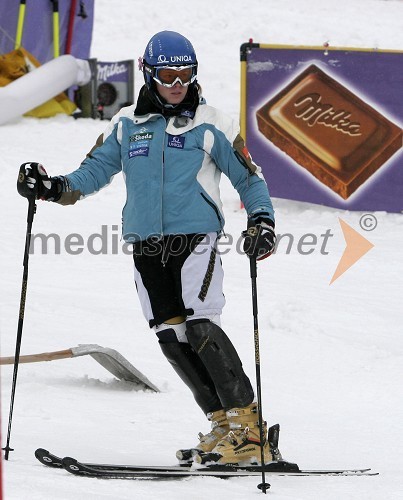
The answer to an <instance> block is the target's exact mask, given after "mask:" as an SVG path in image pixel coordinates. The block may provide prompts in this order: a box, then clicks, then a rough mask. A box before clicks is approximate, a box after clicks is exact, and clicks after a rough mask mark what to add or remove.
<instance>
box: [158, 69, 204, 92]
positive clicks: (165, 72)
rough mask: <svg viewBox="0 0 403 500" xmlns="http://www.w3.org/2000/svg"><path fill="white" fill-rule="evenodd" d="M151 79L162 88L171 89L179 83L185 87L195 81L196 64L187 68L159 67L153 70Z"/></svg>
mask: <svg viewBox="0 0 403 500" xmlns="http://www.w3.org/2000/svg"><path fill="white" fill-rule="evenodd" d="M152 76H153V79H154V80H155V81H156V82H157V83H159V84H160V85H162V86H163V87H168V88H170V87H173V86H174V85H176V83H177V82H179V83H180V84H181V85H182V87H187V86H188V85H190V84H191V83H193V82H194V81H195V80H196V77H197V64H190V65H188V66H161V67H157V68H155V67H154V68H153V75H152Z"/></svg>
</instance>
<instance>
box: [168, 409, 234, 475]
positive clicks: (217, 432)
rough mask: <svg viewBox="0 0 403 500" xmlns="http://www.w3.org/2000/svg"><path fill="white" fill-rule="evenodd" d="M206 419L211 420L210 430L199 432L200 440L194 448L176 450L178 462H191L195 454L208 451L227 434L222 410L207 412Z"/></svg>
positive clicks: (227, 425)
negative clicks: (206, 432)
mask: <svg viewBox="0 0 403 500" xmlns="http://www.w3.org/2000/svg"><path fill="white" fill-rule="evenodd" d="M207 419H208V420H209V421H210V422H211V431H210V432H209V433H208V434H202V433H201V432H199V440H200V441H199V443H198V444H197V445H196V446H195V447H194V448H186V449H182V450H178V451H177V452H176V458H177V459H178V460H179V463H181V464H183V465H187V464H189V463H192V462H193V460H194V457H195V456H196V455H198V454H199V453H208V452H210V451H211V450H212V449H213V448H214V447H215V446H216V444H217V443H218V442H219V441H220V440H221V439H222V438H223V437H224V436H226V435H227V434H228V432H229V430H230V428H229V423H228V420H227V415H226V413H225V411H224V410H218V411H215V412H212V413H208V414H207Z"/></svg>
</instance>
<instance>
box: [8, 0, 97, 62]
mask: <svg viewBox="0 0 403 500" xmlns="http://www.w3.org/2000/svg"><path fill="white" fill-rule="evenodd" d="M19 4H20V2H18V1H17V0H1V1H0V28H1V29H0V54H7V53H8V52H11V51H12V50H14V41H13V40H15V37H16V31H17V21H18V12H19ZM70 5H71V0H59V30H60V35H59V36H60V55H63V54H65V46H66V39H67V30H68V23H69V15H70ZM83 5H84V8H85V13H86V14H87V17H86V18H85V19H84V18H83V17H79V16H78V15H77V14H79V13H80V2H79V1H77V4H76V11H75V16H74V28H73V38H72V45H71V55H73V56H74V57H76V58H78V59H88V58H89V56H90V48H91V40H92V28H93V22H94V0H83ZM21 45H22V46H23V47H24V48H25V49H26V50H28V52H30V53H31V54H33V55H34V56H35V57H36V58H37V59H38V60H39V62H40V63H41V64H44V63H45V62H47V61H50V60H51V59H53V4H52V2H51V1H50V0H33V1H27V2H26V10H25V22H24V30H23V36H22V43H21Z"/></svg>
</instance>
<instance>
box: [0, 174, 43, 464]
mask: <svg viewBox="0 0 403 500" xmlns="http://www.w3.org/2000/svg"><path fill="white" fill-rule="evenodd" d="M20 175H21V174H20ZM35 212H36V204H35V196H32V195H31V196H29V197H28V216H27V232H26V236H25V250H24V262H23V269H24V270H23V275H22V287H21V298H20V311H19V316H18V328H17V340H16V344H15V358H14V372H13V383H12V389H11V400H10V412H9V417H8V432H7V444H6V446H5V447H4V448H3V450H4V451H5V453H4V458H5V460H8V456H9V454H10V451H14V450H13V448H10V437H11V424H12V420H13V411H14V399H15V389H16V385H17V375H18V365H19V359H20V350H21V340H22V328H23V325H24V313H25V301H26V296H27V286H28V260H29V247H30V244H31V230H32V222H33V220H34V215H35Z"/></svg>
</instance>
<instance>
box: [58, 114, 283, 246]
mask: <svg viewBox="0 0 403 500" xmlns="http://www.w3.org/2000/svg"><path fill="white" fill-rule="evenodd" d="M134 110H135V106H129V107H126V108H122V109H121V110H120V112H119V113H118V114H117V115H115V116H114V117H113V118H112V120H111V122H110V123H109V126H108V127H107V129H106V131H105V132H104V134H103V135H102V136H101V137H100V138H99V140H98V141H97V147H96V148H94V149H93V150H92V151H91V153H90V154H89V155H88V156H87V158H86V159H85V160H84V161H83V162H82V164H81V166H80V167H79V168H78V169H77V170H75V171H74V172H72V173H70V174H68V175H67V176H66V177H65V185H67V186H68V191H69V192H68V193H67V192H66V193H63V196H62V198H61V200H60V203H62V204H70V203H75V201H77V199H81V198H83V197H85V196H87V195H90V194H92V193H95V192H97V191H99V190H100V189H101V188H103V187H104V186H107V185H108V184H109V183H110V182H111V180H112V178H113V176H114V175H115V174H117V173H118V172H120V171H122V172H123V175H124V177H125V181H126V192H127V199H126V204H125V206H124V208H123V238H124V240H125V241H127V242H134V241H140V240H145V239H147V238H149V237H151V236H153V237H155V236H158V237H163V236H166V235H170V234H192V233H208V232H212V231H214V232H220V231H221V230H222V229H223V227H224V216H223V212H222V203H221V200H220V191H219V181H220V176H221V173H224V174H225V175H226V176H227V177H228V178H229V179H230V181H231V183H232V185H233V186H234V188H235V189H236V190H237V191H238V193H239V195H240V198H241V201H242V202H243V204H244V206H245V208H246V211H247V213H248V216H252V215H258V214H259V213H265V214H269V216H270V218H271V219H272V220H273V221H274V213H273V207H272V203H271V201H270V196H269V192H268V189H267V186H266V183H265V181H264V179H263V177H262V176H261V174H260V169H259V168H258V167H257V166H256V165H255V164H253V163H252V161H251V159H250V156H249V154H248V152H247V150H246V148H245V145H244V143H243V140H242V138H241V137H240V136H239V127H238V125H237V124H236V122H235V121H234V120H232V119H231V118H230V117H228V116H227V115H225V114H223V113H222V112H221V111H219V110H217V109H215V108H213V107H211V106H208V105H207V104H200V105H199V106H198V107H197V109H196V113H195V115H194V117H193V118H190V117H183V116H179V117H175V116H172V117H169V118H165V117H164V116H163V115H160V114H148V115H144V116H136V115H135V114H134Z"/></svg>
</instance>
